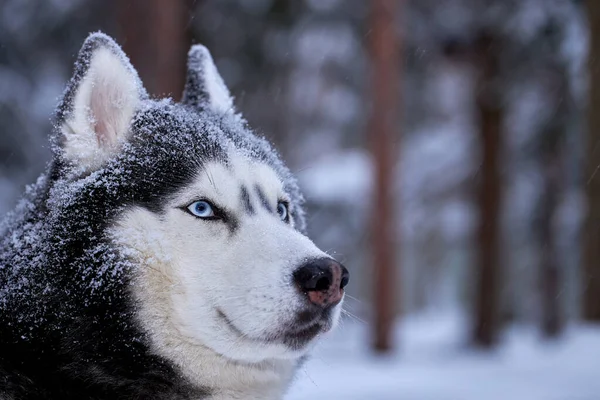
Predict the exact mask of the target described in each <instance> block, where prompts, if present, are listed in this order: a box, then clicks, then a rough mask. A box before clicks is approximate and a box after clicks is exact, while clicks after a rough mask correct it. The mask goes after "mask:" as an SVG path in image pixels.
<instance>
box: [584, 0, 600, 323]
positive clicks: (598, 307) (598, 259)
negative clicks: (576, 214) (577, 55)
mask: <svg viewBox="0 0 600 400" xmlns="http://www.w3.org/2000/svg"><path fill="white" fill-rule="evenodd" d="M587 8H588V14H589V23H590V31H591V32H590V33H591V35H590V53H589V60H590V61H589V68H590V98H589V105H588V115H589V125H588V135H587V144H586V149H587V154H586V156H587V160H586V168H585V175H584V176H585V179H584V181H585V190H586V196H587V201H588V215H587V218H586V220H585V225H584V232H583V233H584V246H585V249H584V253H583V263H584V266H583V274H582V278H583V283H582V288H583V317H584V319H585V320H587V321H594V322H600V173H598V172H599V169H600V2H599V1H597V0H588V1H587Z"/></svg>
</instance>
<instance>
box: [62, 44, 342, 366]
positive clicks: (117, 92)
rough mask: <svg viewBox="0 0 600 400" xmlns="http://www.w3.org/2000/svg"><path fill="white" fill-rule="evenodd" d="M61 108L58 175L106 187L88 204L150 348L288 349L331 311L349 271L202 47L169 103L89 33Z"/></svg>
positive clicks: (310, 338) (281, 353) (67, 181)
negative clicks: (114, 251) (321, 244)
mask: <svg viewBox="0 0 600 400" xmlns="http://www.w3.org/2000/svg"><path fill="white" fill-rule="evenodd" d="M57 116H58V117H57V124H56V126H57V133H58V134H57V135H56V140H55V151H56V157H57V159H58V160H59V163H58V164H59V165H60V168H61V171H62V172H61V176H63V177H64V179H63V180H64V183H63V186H69V187H72V188H74V189H73V190H78V188H79V187H86V186H87V187H93V190H92V192H91V193H94V194H93V195H90V197H94V198H96V196H97V198H98V199H102V201H99V200H96V201H94V202H93V203H90V204H94V205H95V207H90V208H94V209H93V210H90V213H97V214H98V215H97V217H98V218H101V219H103V220H104V221H106V227H105V232H106V236H107V240H109V241H110V243H112V244H113V245H115V246H116V247H117V248H118V249H119V252H120V254H121V255H122V256H124V257H125V258H126V259H127V260H129V261H130V262H131V263H132V265H133V266H134V268H132V269H133V272H134V279H132V285H131V292H132V294H133V298H134V299H135V301H136V304H137V309H138V318H139V321H140V322H141V323H142V324H143V325H144V327H145V328H146V330H147V331H148V333H149V335H150V337H151V339H152V340H154V341H155V342H156V345H157V346H158V347H159V348H162V349H163V350H164V349H166V350H164V351H165V352H166V353H173V352H176V351H177V349H178V348H179V349H183V348H187V347H181V346H180V345H181V343H183V342H184V343H185V344H186V345H191V346H200V347H203V348H209V349H211V350H213V351H214V352H216V353H218V354H220V355H222V356H225V357H227V358H230V359H233V360H238V361H246V362H257V361H261V360H265V359H273V358H275V359H277V358H279V359H286V358H296V357H300V356H301V355H302V354H304V353H305V352H306V350H307V349H308V348H309V347H310V344H311V343H313V342H314V339H315V338H316V337H317V336H318V335H319V334H320V333H323V332H326V331H328V330H329V329H331V328H332V326H333V325H335V324H336V322H337V320H338V318H339V314H340V309H341V302H342V299H343V296H344V287H345V285H346V284H347V283H348V272H347V270H346V269H345V268H344V267H343V266H342V265H341V264H339V263H338V262H336V261H335V260H334V259H332V258H331V257H330V256H328V255H327V254H325V253H324V252H323V251H321V250H319V249H318V248H317V247H316V246H315V245H314V244H313V243H312V242H311V241H310V240H309V239H308V238H307V237H306V236H305V235H304V233H303V231H304V215H303V210H302V196H301V195H300V192H299V189H298V187H297V184H296V181H295V179H294V178H293V176H292V175H291V174H290V172H289V170H288V169H287V168H286V167H285V166H284V165H283V163H282V162H281V160H280V159H279V157H278V156H277V154H276V153H275V152H274V151H273V149H272V148H271V147H270V145H269V144H268V143H267V142H266V141H265V140H264V139H261V138H258V137H256V136H255V135H254V134H253V133H252V132H251V131H250V130H249V129H248V128H247V126H246V123H245V121H243V119H242V118H241V117H240V116H239V115H237V114H236V113H235V110H234V108H233V101H232V98H231V96H230V94H229V91H228V89H227V88H226V86H225V85H224V83H223V80H222V78H221V77H220V76H219V74H218V72H217V70H216V68H215V65H214V64H213V61H212V58H211V56H210V54H209V53H208V51H207V50H206V49H205V48H204V47H202V46H199V45H197V46H194V47H192V49H191V50H190V53H189V60H188V72H187V82H186V87H185V91H184V95H183V100H182V102H181V103H174V102H173V101H171V100H152V99H149V98H148V96H147V94H146V92H145V90H144V88H143V86H142V83H141V81H140V79H139V78H138V75H137V73H136V71H135V70H134V69H133V67H132V66H131V64H130V63H129V61H128V60H127V58H126V56H125V55H124V54H123V53H122V51H121V49H120V48H119V47H118V45H116V44H115V43H114V42H113V41H112V39H110V38H109V37H107V36H105V35H103V34H93V35H91V36H90V37H89V38H88V39H87V41H86V42H85V44H84V46H83V48H82V50H81V52H80V56H79V59H78V61H77V63H76V68H75V74H74V78H73V79H72V81H71V83H70V84H69V86H68V87H67V90H66V92H65V94H64V99H63V101H62V103H61V104H60V106H59V108H58V113H57ZM98 210H102V211H98ZM171 345H172V346H171Z"/></svg>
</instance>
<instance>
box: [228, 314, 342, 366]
mask: <svg viewBox="0 0 600 400" xmlns="http://www.w3.org/2000/svg"><path fill="white" fill-rule="evenodd" d="M217 315H218V318H219V319H220V320H221V321H222V322H223V324H225V325H226V326H227V327H228V329H229V330H230V331H232V332H233V333H235V335H236V336H238V337H240V338H245V339H246V340H251V341H255V342H257V344H260V345H263V346H264V345H274V346H278V347H280V346H282V345H283V346H284V347H285V348H287V349H288V350H289V357H295V356H301V355H303V354H304V353H306V352H307V351H308V350H309V349H310V348H311V347H312V344H314V343H315V342H316V341H317V339H318V338H319V336H320V335H322V334H323V333H326V332H328V331H330V330H331V329H332V328H333V327H334V326H335V325H336V323H337V319H338V315H337V313H327V314H325V315H319V316H313V318H306V317H305V316H304V313H298V317H297V318H295V319H294V320H292V321H289V322H287V323H284V324H282V325H281V326H280V327H278V328H275V329H271V330H270V331H268V332H265V333H264V334H262V335H248V334H246V333H245V332H244V331H243V329H242V328H241V327H238V326H236V325H235V324H234V323H233V322H232V321H231V319H229V318H228V317H227V315H226V314H225V313H224V312H223V311H222V310H220V309H217ZM286 358H287V357H286Z"/></svg>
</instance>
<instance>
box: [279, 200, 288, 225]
mask: <svg viewBox="0 0 600 400" xmlns="http://www.w3.org/2000/svg"><path fill="white" fill-rule="evenodd" d="M288 213H289V212H288V205H287V203H285V202H283V201H280V202H279V203H277V214H279V218H281V220H282V221H287V219H288Z"/></svg>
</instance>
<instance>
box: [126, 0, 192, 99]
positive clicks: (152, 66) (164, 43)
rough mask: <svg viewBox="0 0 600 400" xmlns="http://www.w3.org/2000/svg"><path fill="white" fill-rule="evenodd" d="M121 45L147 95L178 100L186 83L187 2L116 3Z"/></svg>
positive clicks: (147, 0)
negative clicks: (170, 97)
mask: <svg viewBox="0 0 600 400" xmlns="http://www.w3.org/2000/svg"><path fill="white" fill-rule="evenodd" d="M114 4H115V7H116V15H117V22H118V28H119V32H120V34H119V36H120V41H121V43H122V44H123V48H124V50H125V53H127V54H128V55H129V57H130V58H131V62H132V63H133V65H134V67H135V68H136V69H137V70H138V72H139V74H140V77H141V78H142V81H143V82H144V85H145V86H146V89H147V90H148V92H149V93H150V95H154V96H163V95H170V96H172V97H173V98H174V99H175V100H179V99H180V96H181V94H182V93H183V85H184V82H185V69H186V68H185V66H186V58H187V56H186V54H187V51H188V48H189V44H190V40H189V35H188V18H189V17H188V15H189V12H190V9H191V4H190V2H189V0H176V1H172V0H126V1H125V0H124V1H121V0H115V3H114Z"/></svg>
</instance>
